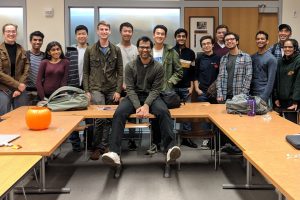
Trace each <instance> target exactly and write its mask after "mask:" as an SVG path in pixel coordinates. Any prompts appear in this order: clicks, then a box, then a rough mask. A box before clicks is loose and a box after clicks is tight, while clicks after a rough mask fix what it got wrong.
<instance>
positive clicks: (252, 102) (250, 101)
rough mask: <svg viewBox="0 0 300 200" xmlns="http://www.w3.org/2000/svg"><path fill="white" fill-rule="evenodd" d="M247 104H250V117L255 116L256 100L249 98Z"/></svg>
mask: <svg viewBox="0 0 300 200" xmlns="http://www.w3.org/2000/svg"><path fill="white" fill-rule="evenodd" d="M247 104H248V116H255V110H256V109H255V108H256V101H255V98H253V97H249V98H248V100H247Z"/></svg>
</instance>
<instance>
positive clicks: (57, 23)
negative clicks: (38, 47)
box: [26, 0, 65, 50]
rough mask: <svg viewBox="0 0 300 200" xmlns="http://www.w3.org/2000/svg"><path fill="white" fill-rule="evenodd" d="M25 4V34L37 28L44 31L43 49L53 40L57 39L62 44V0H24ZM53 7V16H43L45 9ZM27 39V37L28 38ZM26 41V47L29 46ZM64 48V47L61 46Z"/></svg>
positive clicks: (63, 36)
mask: <svg viewBox="0 0 300 200" xmlns="http://www.w3.org/2000/svg"><path fill="white" fill-rule="evenodd" d="M26 4H27V35H28V37H29V35H30V33H31V32H33V31H36V30H39V31H41V32H43V33H44V35H45V39H44V45H43V48H42V49H43V50H44V49H45V48H46V46H47V44H48V43H49V42H51V41H53V40H56V41H58V42H59V43H61V44H62V45H63V46H64V43H65V31H64V19H65V16H64V1H62V0H51V1H49V0H26ZM49 8H53V10H54V16H53V17H45V14H44V13H45V10H46V9H49ZM28 40H29V39H28ZM30 47H31V46H30V44H29V43H28V48H30ZM63 49H64V47H63Z"/></svg>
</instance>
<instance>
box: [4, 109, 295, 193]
mask: <svg viewBox="0 0 300 200" xmlns="http://www.w3.org/2000/svg"><path fill="white" fill-rule="evenodd" d="M107 107H109V108H111V109H108V110H107ZM104 108H106V109H104ZM115 108H116V106H96V105H92V106H89V108H88V109H87V110H83V111H67V112H55V113H53V115H55V116H60V117H66V116H68V117H70V116H73V117H74V116H81V117H84V118H112V117H113V114H114V111H115ZM27 109H28V107H21V108H18V109H16V110H14V111H12V112H10V113H8V114H6V115H4V116H2V118H4V119H11V118H20V116H22V115H23V116H24V113H25V111H26V110H27ZM170 113H171V116H172V117H173V118H175V119H179V118H190V119H191V118H194V119H196V118H209V119H210V120H211V121H212V122H213V123H214V124H215V125H216V126H217V127H218V128H219V129H220V130H221V131H222V132H223V133H224V134H226V135H227V136H228V137H229V138H230V139H231V140H232V141H233V142H234V143H235V144H236V145H237V146H238V147H239V148H240V149H241V150H242V151H243V152H244V153H245V152H248V151H249V152H263V151H269V152H273V151H274V152H278V153H280V154H282V153H284V154H286V153H287V152H292V151H294V148H293V147H292V146H291V145H289V144H288V143H287V142H286V141H285V136H286V135H287V134H295V133H300V126H298V125H296V124H294V123H292V122H289V121H288V120H285V119H283V118H282V117H280V116H278V114H277V113H275V112H272V113H269V116H270V117H271V120H266V118H264V117H263V116H261V115H257V116H254V117H249V116H247V115H241V116H240V115H231V114H227V113H226V110H225V105H224V104H209V103H187V104H185V105H182V106H181V107H180V108H177V109H171V110H170ZM132 117H134V115H133V116H132ZM66 119H67V118H66ZM2 123H3V122H2ZM4 123H5V122H4ZM4 130H5V129H4ZM0 131H1V126H0ZM27 153H28V152H27ZM0 154H1V152H0ZM253 160H254V161H255V158H254V159H253ZM250 161H251V160H250ZM250 161H247V183H246V184H245V185H242V186H241V188H243V189H254V188H256V186H253V185H251V180H250V179H251V164H250ZM275 161H276V160H274V161H273V162H275ZM282 162H283V161H282ZM269 164H270V163H269ZM266 165H268V163H266ZM270 165H271V164H270ZM282 165H284V163H282ZM282 170H283V173H284V170H285V169H282ZM277 184H278V185H276V184H275V186H276V187H279V185H280V183H277ZM282 187H288V186H286V185H284V186H282ZM233 188H235V187H233ZM258 188H270V186H261V187H258ZM299 191H300V190H299ZM299 193H300V192H299Z"/></svg>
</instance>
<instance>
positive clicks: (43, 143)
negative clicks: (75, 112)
mask: <svg viewBox="0 0 300 200" xmlns="http://www.w3.org/2000/svg"><path fill="white" fill-rule="evenodd" d="M22 115H23V116H25V114H22ZM82 119H83V117H82V116H59V115H56V116H52V121H51V124H50V126H49V128H48V129H46V130H41V131H32V130H29V129H28V128H27V126H26V123H25V120H19V119H18V118H15V117H12V118H8V119H6V120H4V121H2V122H0V133H2V134H20V136H21V137H20V138H18V139H16V140H14V141H12V142H11V143H12V144H15V145H21V148H20V149H13V148H11V147H0V155H40V156H42V159H41V163H40V174H41V176H40V183H41V187H40V188H39V189H32V190H26V192H27V193H68V192H70V189H69V188H62V189H50V188H46V177H45V159H46V157H47V156H51V155H52V153H53V152H54V151H55V150H56V149H57V148H58V147H59V146H60V145H61V144H62V143H63V142H64V141H65V140H66V139H67V138H68V136H69V135H70V134H71V133H72V131H73V130H74V128H75V127H76V126H77V125H78V124H79V123H80V122H81V121H82Z"/></svg>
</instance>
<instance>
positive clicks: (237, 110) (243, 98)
mask: <svg viewBox="0 0 300 200" xmlns="http://www.w3.org/2000/svg"><path fill="white" fill-rule="evenodd" d="M253 98H254V99H255V102H256V108H255V113H256V114H258V115H264V114H266V113H267V112H269V111H270V108H269V107H268V104H267V103H266V102H265V101H264V100H262V99H261V98H260V97H258V96H254V97H253ZM248 99H249V96H247V95H246V94H239V95H235V96H233V98H232V99H228V100H227V101H226V103H225V104H226V111H227V113H229V114H247V113H248V111H249V108H248Z"/></svg>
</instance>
